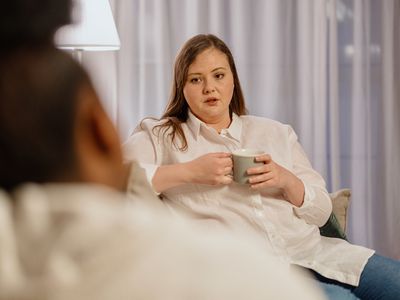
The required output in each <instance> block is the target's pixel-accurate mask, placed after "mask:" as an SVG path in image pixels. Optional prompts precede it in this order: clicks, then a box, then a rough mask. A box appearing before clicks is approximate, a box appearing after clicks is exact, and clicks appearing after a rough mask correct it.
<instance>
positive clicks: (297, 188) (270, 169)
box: [247, 154, 304, 206]
mask: <svg viewBox="0 0 400 300" xmlns="http://www.w3.org/2000/svg"><path fill="white" fill-rule="evenodd" d="M256 161H259V162H264V164H263V165H261V166H259V167H254V168H249V169H248V170H247V174H249V175H251V177H250V178H249V183H250V187H251V188H253V189H257V190H260V189H263V188H278V189H281V190H282V191H283V195H284V197H285V199H286V200H288V201H289V202H291V203H292V204H294V205H296V206H301V204H302V203H303V199H304V185H303V183H302V181H301V180H300V179H299V178H298V177H297V176H296V175H294V174H293V173H292V172H290V171H289V170H287V169H285V168H284V167H282V166H280V165H279V164H277V163H276V162H274V161H273V160H272V157H271V156H270V155H269V154H264V155H260V156H257V157H256Z"/></svg>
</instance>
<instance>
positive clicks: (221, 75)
mask: <svg viewBox="0 0 400 300" xmlns="http://www.w3.org/2000/svg"><path fill="white" fill-rule="evenodd" d="M224 76H225V74H223V73H218V74H215V77H216V78H217V79H222V78H224Z"/></svg>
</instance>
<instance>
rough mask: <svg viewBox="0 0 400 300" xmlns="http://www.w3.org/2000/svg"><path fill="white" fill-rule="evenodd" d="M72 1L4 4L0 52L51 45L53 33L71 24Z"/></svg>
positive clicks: (13, 0)
mask: <svg viewBox="0 0 400 300" xmlns="http://www.w3.org/2000/svg"><path fill="white" fill-rule="evenodd" d="M71 9H72V0H11V1H3V2H2V5H1V9H0V37H1V38H0V51H6V50H9V49H11V50H12V49H14V48H15V47H17V46H21V45H32V44H42V45H43V44H51V43H52V42H53V35H54V33H55V31H56V30H57V29H58V28H59V27H61V26H62V25H65V24H68V23H70V14H71Z"/></svg>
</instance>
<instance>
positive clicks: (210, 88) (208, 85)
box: [203, 80, 215, 94]
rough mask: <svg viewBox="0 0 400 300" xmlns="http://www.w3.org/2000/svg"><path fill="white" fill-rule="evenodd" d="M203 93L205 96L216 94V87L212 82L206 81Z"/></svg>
mask: <svg viewBox="0 0 400 300" xmlns="http://www.w3.org/2000/svg"><path fill="white" fill-rule="evenodd" d="M203 92H204V94H210V93H212V92H215V87H214V85H213V84H212V82H210V81H209V80H206V81H204V88H203Z"/></svg>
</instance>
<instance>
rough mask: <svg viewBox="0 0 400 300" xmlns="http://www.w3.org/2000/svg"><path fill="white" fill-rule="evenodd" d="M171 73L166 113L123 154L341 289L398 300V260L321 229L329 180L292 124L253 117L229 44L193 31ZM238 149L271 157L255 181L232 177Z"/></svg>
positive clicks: (158, 186)
mask: <svg viewBox="0 0 400 300" xmlns="http://www.w3.org/2000/svg"><path fill="white" fill-rule="evenodd" d="M174 71H175V72H174V82H173V85H172V93H171V97H170V101H169V104H168V106H167V108H166V112H165V113H164V115H163V116H162V118H161V120H159V121H157V120H153V119H146V120H144V121H143V122H142V123H141V126H140V127H139V128H138V129H137V130H136V131H135V133H134V134H133V135H132V136H131V137H130V138H129V140H128V141H127V143H126V144H125V146H124V150H125V151H124V152H125V155H126V158H127V159H128V160H133V159H136V160H138V161H140V162H141V163H142V165H143V166H144V167H145V168H146V172H147V176H148V178H149V180H150V182H151V183H152V185H153V188H154V190H155V191H156V192H157V193H160V196H161V198H162V199H163V200H164V202H165V203H167V204H169V205H170V206H171V207H176V208H177V207H180V208H184V209H187V210H189V211H191V212H192V213H194V214H197V215H200V216H202V217H203V218H205V219H207V220H210V221H214V222H213V223H214V224H215V222H217V224H218V223H219V224H224V225H225V226H228V227H230V228H232V230H234V229H236V228H247V229H250V230H252V232H253V233H256V234H259V235H260V237H262V238H263V239H264V240H265V244H266V245H267V249H268V250H269V251H271V252H272V253H274V254H275V255H277V256H278V257H281V258H282V259H283V260H285V261H287V262H288V263H290V264H295V265H299V266H302V267H304V268H307V269H310V270H312V271H313V272H315V274H316V277H317V278H318V279H319V280H320V281H321V282H326V283H333V284H334V287H337V289H336V290H337V291H339V290H342V289H343V287H344V288H345V289H346V291H347V292H348V291H351V292H352V293H353V294H355V295H356V296H357V297H360V298H361V299H378V298H379V296H380V295H384V296H385V299H395V298H396V297H397V298H396V299H398V298H399V297H400V263H399V262H395V261H392V260H390V259H387V258H383V257H380V256H378V255H376V254H374V251H373V250H371V249H367V248H364V247H360V246H356V245H351V244H349V243H348V242H346V241H344V240H341V239H335V238H327V237H323V236H321V235H320V233H319V228H318V227H319V226H322V225H324V223H325V222H326V220H327V219H328V217H329V215H330V213H331V211H332V207H331V202H330V199H329V196H328V193H327V191H326V188H325V182H324V180H323V178H322V177H321V176H320V175H319V174H318V173H317V172H316V171H314V170H313V169H312V167H311V164H310V163H309V161H308V159H307V157H306V155H305V153H304V151H303V149H302V147H301V145H300V144H299V143H298V141H297V136H296V134H295V132H294V131H293V129H292V128H291V127H290V126H287V125H284V124H281V123H279V122H276V121H273V120H269V119H265V118H259V117H255V116H248V115H246V107H245V103H244V97H243V94H242V91H241V87H240V82H239V78H238V74H237V71H236V67H235V63H234V60H233V57H232V54H231V52H230V50H229V49H228V47H227V46H226V45H225V44H224V42H223V41H221V40H220V39H218V38H217V37H215V36H213V35H197V36H195V37H193V38H191V39H190V40H189V41H187V42H186V44H185V45H184V46H183V48H182V49H181V51H180V53H179V55H178V57H177V59H176V63H175V70H174ZM240 148H256V149H262V150H264V151H265V153H268V154H265V155H261V156H259V157H257V160H258V161H260V162H263V163H264V164H262V165H261V166H259V167H254V168H250V169H249V170H248V174H249V175H251V176H250V179H249V183H250V184H249V185H240V184H237V183H235V182H233V181H232V177H231V173H232V159H231V154H230V153H231V152H232V151H233V150H235V149H240ZM385 268H391V270H392V271H391V272H388V271H385V272H383V270H384V269H385ZM388 286H392V287H393V289H388ZM371 287H373V288H371ZM383 289H385V291H383ZM329 290H332V285H329Z"/></svg>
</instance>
